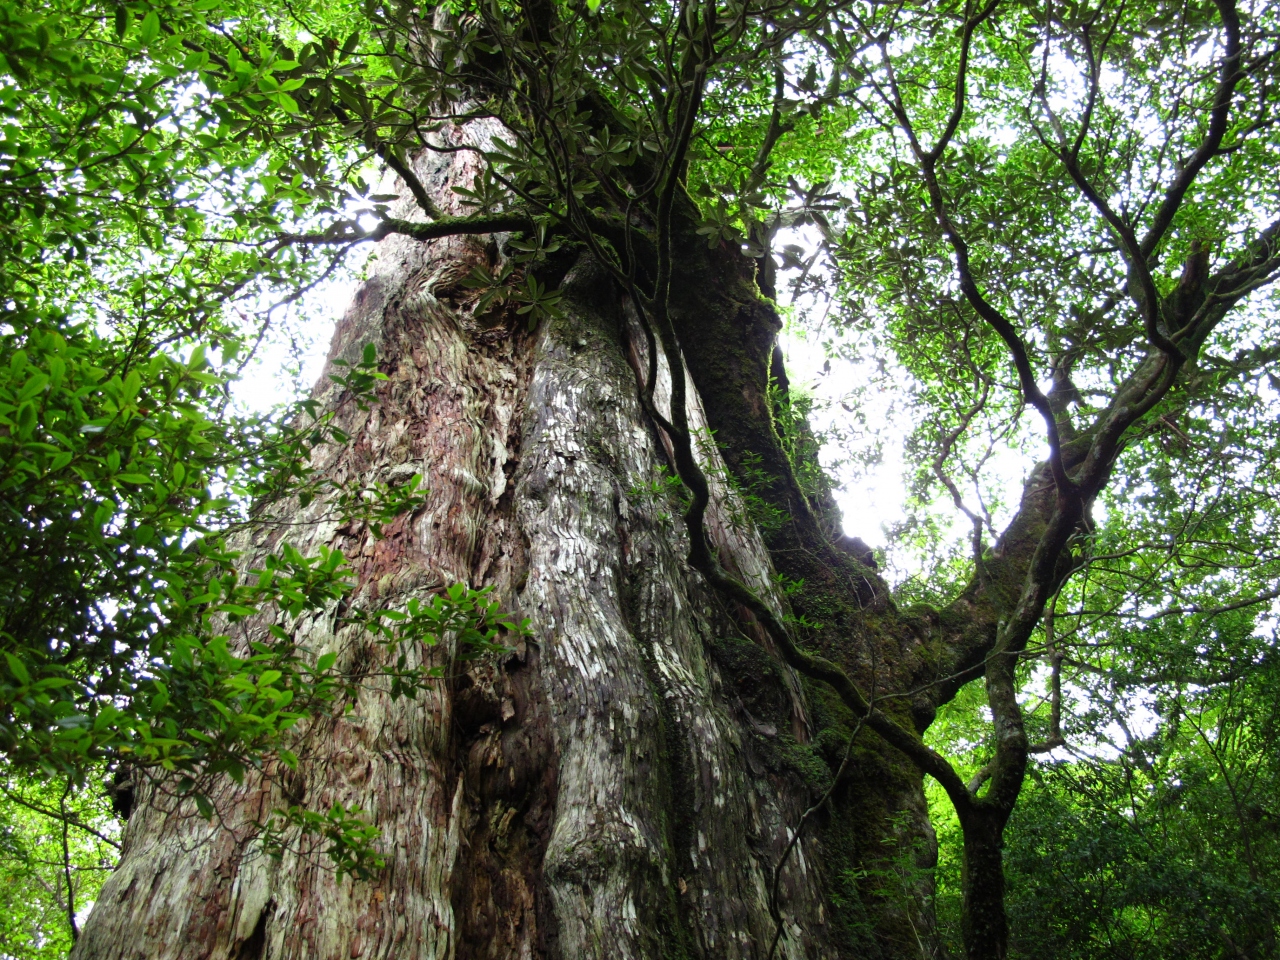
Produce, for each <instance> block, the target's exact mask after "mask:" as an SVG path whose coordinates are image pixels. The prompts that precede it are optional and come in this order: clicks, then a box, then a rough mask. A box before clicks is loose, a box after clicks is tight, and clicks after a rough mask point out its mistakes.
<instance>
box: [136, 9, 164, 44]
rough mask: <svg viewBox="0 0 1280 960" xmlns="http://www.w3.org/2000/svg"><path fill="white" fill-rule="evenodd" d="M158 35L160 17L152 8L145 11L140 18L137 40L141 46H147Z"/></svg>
mask: <svg viewBox="0 0 1280 960" xmlns="http://www.w3.org/2000/svg"><path fill="white" fill-rule="evenodd" d="M159 35H160V17H159V15H158V14H157V13H156V12H155V11H154V10H149V11H147V15H146V16H145V17H143V18H142V29H141V31H140V32H139V34H138V40H139V41H140V42H141V44H142V46H143V47H144V48H145V47H149V46H151V44H152V42H153V41H154V40H155V39H156V37H157V36H159Z"/></svg>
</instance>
